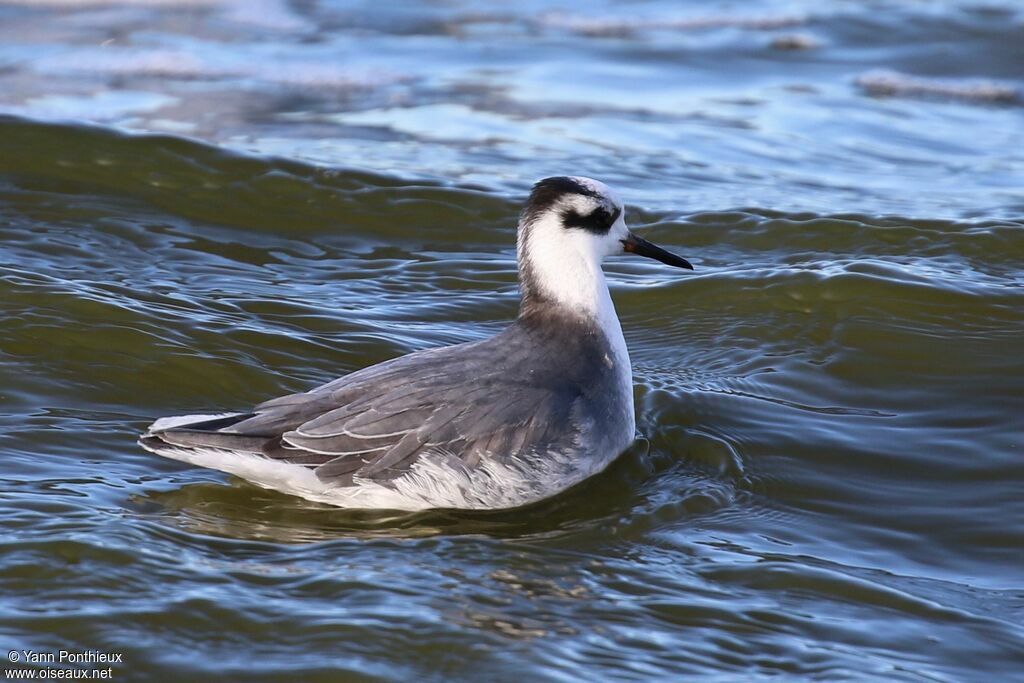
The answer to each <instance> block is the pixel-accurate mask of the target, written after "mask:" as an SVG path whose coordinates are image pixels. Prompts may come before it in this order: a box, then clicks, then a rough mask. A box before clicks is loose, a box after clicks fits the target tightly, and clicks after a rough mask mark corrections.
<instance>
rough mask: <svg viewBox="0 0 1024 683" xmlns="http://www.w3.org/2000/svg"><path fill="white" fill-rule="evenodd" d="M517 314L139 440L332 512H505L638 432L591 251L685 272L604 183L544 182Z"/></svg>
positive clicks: (527, 230) (555, 488)
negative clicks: (467, 335) (482, 332)
mask: <svg viewBox="0 0 1024 683" xmlns="http://www.w3.org/2000/svg"><path fill="white" fill-rule="evenodd" d="M516 241H517V247H516V255H517V260H518V265H519V289H520V307H519V315H518V317H517V318H516V320H515V321H514V322H513V323H511V324H510V325H509V326H508V327H507V328H505V329H504V330H503V331H502V332H500V333H498V334H497V335H495V336H493V337H490V338H489V339H485V340H483V341H476V342H468V343H464V344H456V345H454V346H445V347H441V348H432V349H427V350H423V351H417V352H414V353H410V354H408V355H406V356H401V357H399V358H395V359H392V360H389V361H385V362H383V363H380V364H378V365H373V366H371V367H368V368H364V369H362V370H358V371H356V372H353V373H351V374H348V375H345V376H343V377H341V378H340V379H336V380H334V381H333V382H329V383H327V384H324V385H323V386H319V387H317V388H315V389H311V390H309V391H306V392H302V393H298V394H291V395H288V396H283V397H281V398H275V399H273V400H270V401H266V402H265V403H261V404H259V405H257V406H256V407H254V408H252V409H251V410H248V411H245V412H239V413H227V414H216V415H185V416H181V417H168V418H162V419H159V420H157V421H156V422H154V423H153V424H152V425H151V426H150V427H149V429H148V431H146V433H145V434H143V435H142V437H141V438H140V440H139V443H140V444H141V445H142V446H143V447H145V448H146V449H148V450H150V451H153V452H154V453H158V454H160V455H163V456H167V457H169V458H174V459H176V460H181V461H184V462H187V463H191V464H193V465H199V466H201V467H208V468H212V469H215V470H221V471H224V472H228V473H231V474H234V475H237V476H239V477H242V478H243V479H247V480H248V481H251V482H253V483H255V484H257V485H259V486H262V487H265V488H270V489H276V490H278V491H283V492H285V493H289V494H293V495H297V496H301V497H303V498H306V499H308V500H313V501H319V502H323V503H329V504H333V505H337V506H341V507H361V508H390V509H400V510H417V509H426V508H470V509H503V508H514V507H518V506H521V505H525V504H528V503H533V502H535V501H539V500H542V499H545V498H548V497H550V496H553V495H555V494H557V493H559V492H561V491H563V490H565V489H567V488H569V487H570V486H573V485H574V484H577V483H578V482H581V481H583V480H584V479H586V478H588V477H590V476H592V475H594V474H597V473H598V472H601V471H602V470H604V469H605V468H606V467H607V466H608V465H609V464H610V463H611V462H612V461H613V460H615V458H616V457H618V456H619V455H620V454H621V453H622V452H623V451H624V450H625V449H626V448H627V447H628V446H629V445H630V444H631V443H632V442H633V440H634V438H635V434H636V422H635V416H634V411H633V375H632V369H631V367H630V362H629V354H628V352H627V350H626V342H625V339H624V338H623V336H622V327H621V326H620V324H619V319H618V317H617V316H616V313H615V307H614V306H613V305H612V299H611V295H610V294H609V292H608V285H607V283H606V281H605V277H604V273H603V271H602V270H601V262H602V260H603V259H604V258H605V257H607V256H611V255H613V254H621V253H624V252H629V253H633V254H638V255H640V256H647V257H650V258H653V259H656V260H658V261H661V262H662V263H665V264H668V265H670V266H678V267H681V268H689V269H691V270H692V269H693V266H691V265H690V263H689V262H687V261H686V259H684V258H682V257H680V256H676V255H675V254H672V253H670V252H668V251H665V250H664V249H662V248H661V247H658V246H655V245H654V244H651V243H650V242H648V241H646V240H644V239H642V238H640V237H638V236H636V235H634V234H633V233H632V232H630V230H629V229H628V228H627V227H626V222H625V208H624V206H623V204H622V202H621V201H620V200H619V198H618V196H617V195H616V194H615V193H614V192H612V190H611V189H610V188H609V187H608V186H607V185H605V184H604V183H601V182H599V181H597V180H592V179H590V178H583V177H575V176H574V177H564V176H563V177H554V178H545V179H544V180H541V181H539V182H538V183H537V184H536V185H534V186H533V190H532V192H531V193H530V196H529V199H528V200H527V202H526V205H525V208H524V209H523V211H522V213H521V215H520V218H519V227H518V235H517V240H516Z"/></svg>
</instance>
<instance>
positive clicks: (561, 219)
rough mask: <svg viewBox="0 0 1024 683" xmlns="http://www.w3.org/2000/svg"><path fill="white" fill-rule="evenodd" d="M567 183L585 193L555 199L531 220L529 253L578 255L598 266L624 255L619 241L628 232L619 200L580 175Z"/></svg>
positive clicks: (596, 181)
mask: <svg viewBox="0 0 1024 683" xmlns="http://www.w3.org/2000/svg"><path fill="white" fill-rule="evenodd" d="M569 180H572V181H574V182H576V183H578V184H579V185H580V186H581V187H582V188H584V189H585V190H586V191H587V192H588V193H587V194H582V193H576V192H569V193H566V194H563V195H561V196H558V197H557V199H555V200H554V201H553V202H552V203H551V204H550V205H549V206H546V207H545V208H544V210H543V211H541V212H540V213H538V214H537V215H535V216H533V217H532V221H531V229H530V236H529V240H530V247H531V251H540V250H544V251H545V252H549V253H553V254H558V255H560V256H561V257H562V258H565V257H571V256H572V255H577V254H578V255H580V256H582V257H584V258H585V259H586V260H588V261H596V262H597V263H600V262H601V261H602V260H603V259H604V258H605V257H606V256H611V255H614V254H621V253H623V245H622V240H624V239H626V238H627V237H628V235H629V229H628V228H627V227H626V210H625V207H624V206H623V204H622V200H621V199H619V197H618V195H616V194H615V192H613V191H612V189H611V188H610V187H608V186H607V185H605V184H604V183H602V182H601V181H599V180H593V179H591V178H583V177H580V176H573V177H570V178H569ZM612 219H614V220H612ZM609 221H612V222H611V225H610V226H609V224H608V223H609Z"/></svg>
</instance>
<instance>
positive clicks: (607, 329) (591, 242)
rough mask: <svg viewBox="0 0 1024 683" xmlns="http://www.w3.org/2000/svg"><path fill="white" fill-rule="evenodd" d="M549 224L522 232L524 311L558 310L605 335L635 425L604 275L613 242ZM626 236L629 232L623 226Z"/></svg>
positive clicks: (629, 376)
mask: <svg viewBox="0 0 1024 683" xmlns="http://www.w3.org/2000/svg"><path fill="white" fill-rule="evenodd" d="M556 220H557V219H556ZM546 222H547V221H545V220H544V219H541V220H539V221H537V222H536V223H535V224H533V225H531V226H528V227H527V229H526V230H523V229H520V232H519V236H520V241H519V244H518V258H519V277H520V278H521V280H522V290H523V297H524V302H523V304H524V310H526V309H527V308H529V307H531V306H557V307H559V308H560V309H562V310H563V311H565V312H567V313H570V314H572V315H576V316H579V317H581V318H584V319H586V320H587V322H589V323H590V324H595V325H597V327H598V328H599V329H601V330H602V331H603V332H604V334H605V338H606V339H607V341H608V344H609V346H610V347H611V357H609V358H608V359H607V360H608V362H609V364H610V365H612V366H613V367H614V368H615V371H616V374H617V375H618V376H619V381H620V388H621V391H622V392H623V399H624V400H625V401H627V402H628V405H629V406H630V407H631V408H630V411H629V413H630V416H631V418H630V419H632V405H633V372H632V368H631V367H630V361H629V352H628V351H627V349H626V340H625V338H624V337H623V335H622V325H621V324H620V323H619V317H618V315H616V313H615V305H614V304H613V303H612V297H611V293H610V292H609V291H608V282H607V281H606V280H605V277H604V271H603V270H601V260H602V259H603V258H604V256H605V255H606V253H607V250H608V249H609V247H608V243H609V240H604V241H602V240H598V239H595V238H594V236H593V235H591V234H590V233H587V232H585V231H581V230H566V229H565V228H563V227H562V226H561V225H560V224H559V223H557V222H556V223H553V224H547V225H545V223H546ZM622 230H623V231H624V230H625V226H624V225H623V227H622ZM609 239H611V238H609ZM630 435H632V431H631V432H630Z"/></svg>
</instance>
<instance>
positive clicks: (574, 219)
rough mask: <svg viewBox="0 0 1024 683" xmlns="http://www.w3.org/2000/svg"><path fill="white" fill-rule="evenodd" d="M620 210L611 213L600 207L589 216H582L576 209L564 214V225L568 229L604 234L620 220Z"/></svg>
mask: <svg viewBox="0 0 1024 683" xmlns="http://www.w3.org/2000/svg"><path fill="white" fill-rule="evenodd" d="M619 213H620V212H619V209H616V210H615V212H614V213H609V212H608V209H606V208H604V207H603V206H599V207H597V208H596V209H594V210H593V211H591V212H590V213H588V214H587V215H582V214H580V213H579V212H577V211H576V210H575V209H569V210H567V211H565V212H564V213H562V225H564V226H565V227H566V228H579V229H581V230H586V231H587V232H593V233H598V234H603V233H606V232H608V230H610V229H611V227H612V225H613V224H614V223H615V221H617V220H618V218H619Z"/></svg>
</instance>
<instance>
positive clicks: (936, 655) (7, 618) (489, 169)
mask: <svg viewBox="0 0 1024 683" xmlns="http://www.w3.org/2000/svg"><path fill="white" fill-rule="evenodd" d="M1022 29H1024V8H1021V7H1019V6H1017V5H1016V4H1012V3H997V2H989V3H976V2H941V3H926V2H904V3H896V2H882V1H877V2H866V3H852V2H835V3H821V2H817V3H811V2H782V1H781V0H780V1H778V2H769V1H765V2H757V3H712V4H705V3H686V4H677V3H669V2H667V1H662V2H651V3H638V4H635V5H634V4H630V5H624V4H610V3H609V4H597V5H593V6H592V7H590V8H589V9H587V10H586V11H584V10H582V9H580V7H579V6H578V5H576V4H563V5H558V6H556V5H553V4H551V3H540V2H536V3H528V4H524V5H517V6H515V7H511V6H508V5H503V4H497V3H495V4H465V5H464V4H461V3H457V2H456V3H436V4H424V5H420V4H416V3H410V4H408V5H400V4H386V3H377V4H374V5H370V4H359V3H334V2H331V3H328V2H321V3H312V2H294V3H291V2H284V1H283V0H280V1H278V0H260V1H259V2H231V1H227V0H225V1H217V0H196V1H194V2H188V3H177V2H171V1H170V0H168V1H166V2H164V1H162V0H155V1H149V2H138V3H129V2H121V1H118V0H95V1H91V0H43V1H38V2H35V1H28V0H21V1H15V2H9V1H8V2H0V112H2V113H3V114H5V115H6V116H4V117H3V118H0V319H2V320H3V325H2V326H0V458H2V460H0V481H2V485H0V528H2V529H3V534H2V537H0V645H4V646H6V647H3V648H0V650H3V651H6V650H9V649H19V650H36V651H50V652H52V651H57V650H59V649H71V650H88V649H97V650H102V651H111V652H119V653H123V658H124V663H123V664H122V665H118V666H115V669H114V679H115V680H210V679H221V680H268V681H269V680H296V679H301V680H403V681H404V680H438V681H441V680H444V681H448V680H467V679H472V680H476V679H486V680H522V679H527V678H528V679H531V680H534V679H536V680H560V681H561V680H564V681H568V680H577V679H581V678H582V679H590V680H610V679H632V680H645V681H646V680H652V679H659V680H669V679H673V680H678V679H680V678H685V679H690V678H701V679H704V680H751V679H755V678H760V677H771V676H776V675H782V676H783V677H784V678H794V679H819V680H829V681H834V680H886V681H891V680H908V681H935V680H939V681H962V680H984V681H993V680H997V681H1004V680H1013V679H1014V677H1015V676H1020V672H1021V671H1022V670H1024V627H1022V626H1021V624H1022V623H1024V577H1022V568H1024V504H1022V498H1024V459H1022V450H1021V444H1022V439H1024V420H1022V418H1021V414H1022V399H1024V372H1022V360H1021V359H1022V356H1024V342H1022V339H1024V220H1022V217H1024V152H1022V150H1024V120H1022V113H1024V109H1022V108H1021V89H1022V87H1024V77H1022V74H1024V69H1022V67H1024V47H1022V45H1024V43H1021V41H1020V40H1019V36H1020V32H1021V30H1022ZM95 124H101V125H95ZM128 131H133V132H128ZM142 131H144V132H146V134H140V132H142ZM153 133H165V134H164V135H160V134H156V135H154V134H153ZM166 133H170V134H171V135H166ZM181 135H185V136H187V137H188V138H191V139H185V138H183V137H179V136H181ZM564 173H580V174H586V175H592V176H595V177H598V178H601V179H603V180H605V181H607V182H609V183H610V184H612V185H614V186H615V187H616V188H617V189H618V190H619V191H620V193H621V194H622V195H623V196H624V197H625V198H626V200H627V202H628V203H629V205H630V210H629V218H630V222H631V224H632V225H633V227H638V228H640V229H641V230H640V232H642V233H643V234H644V235H645V236H647V237H650V238H651V239H653V240H655V241H657V242H659V243H662V244H664V245H666V246H668V247H670V248H672V249H673V250H674V251H676V252H678V253H681V254H683V255H685V256H687V257H688V258H690V260H691V261H693V263H694V265H695V266H696V271H695V272H694V273H692V274H689V273H681V272H679V271H674V270H670V269H666V268H663V267H661V266H659V265H658V264H655V263H641V262H637V261H631V260H628V259H616V260H613V261H612V262H610V263H609V264H608V266H607V271H608V273H609V279H610V281H611V283H612V288H613V296H614V298H615V301H616V305H617V307H618V309H619V313H620V317H621V318H622V322H623V327H624V329H625V333H626V337H627V342H628V343H629V346H630V350H631V354H632V357H633V364H634V375H635V380H636V385H637V386H636V398H637V410H638V416H637V417H638V420H637V422H638V427H639V429H640V431H641V432H642V433H643V435H644V436H645V437H646V438H645V440H642V441H639V442H638V443H637V444H636V446H635V447H634V448H633V449H632V450H631V451H629V452H628V453H627V454H626V455H625V456H624V457H622V458H621V459H620V460H619V461H618V462H617V463H616V464H614V465H613V466H612V467H611V468H610V469H609V470H608V471H607V472H605V473H604V474H602V475H600V476H598V477H596V478H594V479H593V480H591V481H589V482H586V483H585V484H583V485H582V486H580V487H578V488H576V489H573V490H572V491H569V492H567V493H566V494H564V495H562V496H559V497H558V498H556V499H554V500H551V501H548V502H546V503H543V504H541V505H538V506H534V507H531V508H528V509H522V510H517V511H511V512H501V513H492V514H480V513H472V514H471V513H454V512H431V513H419V514H407V513H386V512H367V511H351V510H339V509H335V508H330V507H327V506H322V505H316V504H311V503H307V502H304V501H302V500H298V499H295V498H291V497H288V496H284V495H279V494H276V493H273V492H269V491H265V490H262V489H259V488H256V487H254V486H251V485H249V484H246V483H245V482H243V481H240V480H236V479H232V478H229V477H226V476H224V475H221V474H217V473H213V472H210V471H205V470H199V469H196V468H190V467H186V466H184V465H181V464H179V463H175V462H173V461H169V460H164V459H161V458H158V457H156V456H153V455H151V454H148V453H146V452H143V451H142V450H141V448H139V447H138V446H137V445H136V444H135V438H136V435H137V433H138V432H139V431H140V430H141V429H142V428H143V427H144V426H145V425H146V424H148V423H149V422H150V421H151V419H152V418H153V417H155V416H160V415H165V414H173V413H180V412H195V411H215V410H220V409H226V410H230V409H233V408H238V407H245V406H248V405H251V404H253V403H255V402H258V401H260V400H262V399H265V398H268V397H270V396H274V395H278V394H281V393H285V392H290V391H297V390H301V389H304V388H307V387H310V386H312V385H314V384H316V383H319V382H322V381H326V380H328V379H331V378H333V377H335V376H338V375H340V374H343V373H345V372H348V371H352V370H355V369H358V368H361V367H364V366H366V365H369V364H372V363H376V362H379V361H382V360H385V359H387V358H391V357H393V356H396V355H399V354H403V353H407V352H409V351H412V350H415V349H420V348H425V347H429V346H435V345H441V344H450V343H454V342H460V341H466V340H471V339H478V338H481V337H483V336H486V335H488V334H491V333H493V332H495V331H496V330H498V329H500V328H501V327H502V325H504V324H505V322H506V321H507V320H508V319H509V318H511V317H512V316H514V315H515V311H516V301H517V299H516V285H515V262H514V251H513V239H514V225H515V221H516V214H517V211H518V209H519V203H520V202H521V201H522V198H523V194H524V191H525V189H526V188H527V187H528V186H529V184H530V183H531V182H532V181H533V180H535V179H537V178H539V177H542V176H545V175H552V174H564ZM2 655H3V652H0V657H2ZM4 666H6V663H5V664H4Z"/></svg>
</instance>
